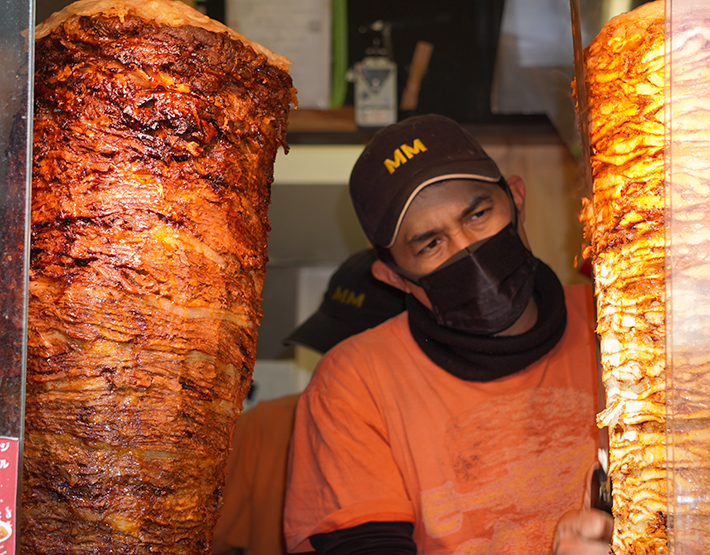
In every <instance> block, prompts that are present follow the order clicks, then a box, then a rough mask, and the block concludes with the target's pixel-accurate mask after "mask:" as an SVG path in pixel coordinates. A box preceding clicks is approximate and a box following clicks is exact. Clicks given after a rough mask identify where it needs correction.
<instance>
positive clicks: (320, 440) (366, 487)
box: [284, 342, 415, 552]
mask: <svg viewBox="0 0 710 555" xmlns="http://www.w3.org/2000/svg"><path fill="white" fill-rule="evenodd" d="M341 345H342V347H337V348H335V349H334V350H332V351H330V352H329V353H328V354H327V355H326V356H325V357H324V358H323V359H322V360H321V363H320V365H319V367H318V368H317V369H316V373H315V374H314V376H313V379H312V380H311V383H310V384H309V386H308V388H307V389H306V391H305V392H304V394H303V395H302V396H301V399H300V400H299V403H298V408H297V411H296V423H295V428H294V435H293V439H292V443H291V453H290V464H289V482H288V487H287V494H286V508H285V522H284V527H285V534H286V542H287V545H288V548H289V551H292V552H300V551H307V550H310V549H312V548H311V545H310V542H309V540H308V538H309V537H310V536H312V535H314V534H323V533H329V532H332V531H334V530H341V529H344V528H350V527H353V526H357V525H359V524H363V523H366V522H374V521H377V522H389V521H403V522H414V521H415V518H414V510H413V506H412V503H411V501H410V499H409V496H408V495H407V491H406V488H405V486H404V480H403V479H402V473H401V472H400V469H399V468H398V466H397V464H396V462H395V459H394V456H393V453H392V448H391V445H390V438H389V434H388V430H387V426H386V423H385V421H384V419H383V417H382V415H383V410H385V407H382V406H380V404H379V403H378V401H379V397H378V395H377V385H378V384H377V380H376V378H375V377H374V375H375V372H376V369H374V368H373V365H374V364H373V361H372V358H371V357H370V356H366V355H365V354H363V353H362V352H360V351H359V350H358V349H356V348H353V346H352V345H351V344H350V343H347V342H346V344H341Z"/></svg>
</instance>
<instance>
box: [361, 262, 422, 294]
mask: <svg viewBox="0 0 710 555" xmlns="http://www.w3.org/2000/svg"><path fill="white" fill-rule="evenodd" d="M370 271H371V272H372V275H373V276H375V279H378V280H380V281H382V282H384V283H386V284H387V285H391V286H392V287H396V288H397V289H399V290H400V291H404V292H405V293H411V292H412V291H411V290H410V289H409V285H408V283H407V281H406V280H405V279H404V278H403V277H402V276H400V275H399V274H398V273H397V272H395V271H394V270H393V269H392V268H390V267H389V266H388V265H387V264H385V263H384V262H382V260H375V261H374V262H373V263H372V268H371V269H370Z"/></svg>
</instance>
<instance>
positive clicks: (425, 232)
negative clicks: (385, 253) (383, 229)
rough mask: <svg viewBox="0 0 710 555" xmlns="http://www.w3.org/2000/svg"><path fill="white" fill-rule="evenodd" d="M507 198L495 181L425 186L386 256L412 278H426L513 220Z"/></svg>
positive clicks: (467, 181)
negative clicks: (412, 276)
mask: <svg viewBox="0 0 710 555" xmlns="http://www.w3.org/2000/svg"><path fill="white" fill-rule="evenodd" d="M511 219H512V214H511V205H510V200H509V198H508V195H507V194H506V193H505V191H504V190H503V189H502V188H501V187H500V186H499V185H498V184H496V183H483V182H480V181H473V180H470V179H452V180H447V181H442V182H441V183H435V184H433V185H429V186H428V187H426V188H424V189H423V190H422V191H421V192H420V193H419V194H418V195H417V196H416V197H415V198H414V200H413V201H412V204H411V205H410V206H409V209H408V210H407V213H406V214H405V216H404V219H403V221H402V225H401V227H400V231H399V235H398V236H397V240H396V241H395V243H394V245H393V246H392V247H391V249H390V252H391V254H392V256H393V258H394V261H395V262H396V264H397V265H398V266H399V267H400V268H402V269H403V270H407V271H409V272H411V273H413V274H428V273H429V272H432V271H433V270H435V269H436V268H437V267H439V266H440V265H441V264H443V263H444V262H445V261H446V260H448V259H449V258H450V257H451V256H453V255H454V254H456V253H457V252H459V251H460V250H462V249H464V248H466V247H467V246H469V245H471V244H472V243H475V242H476V241H480V240H481V239H485V238H486V237H490V236H492V235H495V234H496V233H498V232H499V231H500V230H501V229H503V228H504V227H505V226H506V225H508V224H509V223H510V222H511Z"/></svg>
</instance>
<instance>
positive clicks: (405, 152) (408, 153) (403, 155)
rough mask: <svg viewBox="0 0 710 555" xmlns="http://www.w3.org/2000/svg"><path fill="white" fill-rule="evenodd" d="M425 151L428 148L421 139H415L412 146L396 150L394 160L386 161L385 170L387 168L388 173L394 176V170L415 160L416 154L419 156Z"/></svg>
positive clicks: (404, 146)
mask: <svg viewBox="0 0 710 555" xmlns="http://www.w3.org/2000/svg"><path fill="white" fill-rule="evenodd" d="M425 150H426V147H425V146H424V143H422V142H421V140H419V139H414V142H413V143H412V146H409V145H402V146H401V147H399V148H398V149H397V150H395V151H394V155H393V156H392V158H394V160H390V159H389V158H387V159H386V160H385V168H387V171H388V172H390V174H393V173H394V170H396V169H397V168H398V167H400V166H401V165H402V164H404V163H405V162H406V161H407V160H411V159H412V158H414V155H415V154H419V153H420V152H424V151H425Z"/></svg>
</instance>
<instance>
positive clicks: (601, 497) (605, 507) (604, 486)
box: [591, 468, 612, 514]
mask: <svg viewBox="0 0 710 555" xmlns="http://www.w3.org/2000/svg"><path fill="white" fill-rule="evenodd" d="M591 492H592V507H593V508H595V509H599V510H600V511H604V512H606V513H609V514H611V507H612V497H611V480H609V477H608V476H607V474H606V472H604V469H602V468H597V469H595V470H594V472H593V473H592V485H591Z"/></svg>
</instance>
